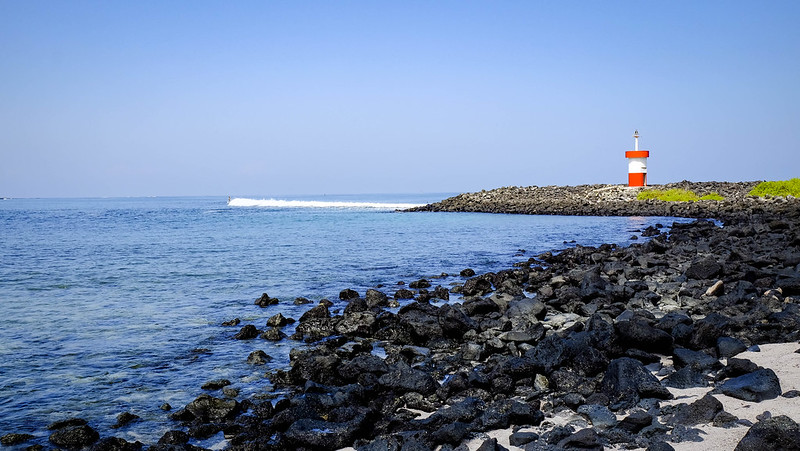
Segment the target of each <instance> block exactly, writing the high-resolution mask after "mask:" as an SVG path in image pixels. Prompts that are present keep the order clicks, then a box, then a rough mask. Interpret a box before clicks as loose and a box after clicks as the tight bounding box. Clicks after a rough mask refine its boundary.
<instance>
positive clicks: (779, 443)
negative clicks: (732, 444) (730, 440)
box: [736, 415, 800, 451]
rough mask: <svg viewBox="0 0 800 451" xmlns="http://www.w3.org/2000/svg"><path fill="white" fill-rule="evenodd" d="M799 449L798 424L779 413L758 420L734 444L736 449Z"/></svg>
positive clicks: (748, 450) (780, 450) (751, 450)
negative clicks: (736, 443)
mask: <svg viewBox="0 0 800 451" xmlns="http://www.w3.org/2000/svg"><path fill="white" fill-rule="evenodd" d="M767 449H769V450H774V451H788V450H793V451H796V450H800V426H798V424H797V423H796V422H795V421H794V420H792V419H791V418H789V417H787V416H785V415H780V416H777V417H774V418H769V419H766V420H763V421H759V422H758V423H756V424H754V425H753V426H752V427H751V428H750V430H749V431H747V434H746V435H745V436H744V438H742V440H741V441H739V444H738V445H736V451H764V450H767Z"/></svg>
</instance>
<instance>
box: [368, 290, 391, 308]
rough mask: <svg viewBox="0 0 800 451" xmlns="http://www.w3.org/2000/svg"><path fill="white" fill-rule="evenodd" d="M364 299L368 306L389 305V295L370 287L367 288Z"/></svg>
mask: <svg viewBox="0 0 800 451" xmlns="http://www.w3.org/2000/svg"><path fill="white" fill-rule="evenodd" d="M364 301H365V302H366V303H367V307H368V308H375V307H387V306H388V305H389V297H388V296H386V294H384V293H381V292H380V291H378V290H375V289H372V288H370V289H369V290H367V294H366V295H365V296H364Z"/></svg>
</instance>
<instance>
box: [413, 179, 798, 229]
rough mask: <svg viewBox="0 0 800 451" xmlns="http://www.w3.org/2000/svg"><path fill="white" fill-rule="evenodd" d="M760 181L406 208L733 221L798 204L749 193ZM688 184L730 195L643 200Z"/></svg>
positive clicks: (597, 189) (487, 197) (525, 191)
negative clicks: (653, 193)
mask: <svg viewBox="0 0 800 451" xmlns="http://www.w3.org/2000/svg"><path fill="white" fill-rule="evenodd" d="M758 183H759V182H757V181H755V182H688V181H683V182H677V183H668V184H664V185H651V186H648V187H645V188H637V187H627V186H625V185H602V184H595V185H577V186H544V187H538V186H529V187H516V186H512V187H503V188H496V189H492V190H485V191H480V192H474V193H464V194H459V195H457V196H454V197H450V198H447V199H444V200H442V201H440V202H436V203H432V204H428V205H425V206H422V207H416V208H411V209H408V210H405V211H445V212H481V213H511V214H531V215H569V216H674V217H687V218H716V219H720V220H727V219H732V218H737V217H738V218H745V217H748V216H751V215H762V214H765V213H766V212H767V211H769V212H771V213H773V214H774V213H775V212H780V211H783V210H785V209H792V210H794V209H797V208H798V206H800V202H798V201H797V200H790V199H786V198H760V197H753V196H749V195H748V193H749V192H750V190H751V189H753V187H755V186H756V185H757V184H758ZM673 188H678V189H685V190H691V191H694V192H695V193H697V194H698V195H699V196H703V195H706V194H710V193H712V192H715V193H718V194H720V195H721V196H722V197H723V198H724V200H721V201H714V200H701V201H696V202H665V201H660V200H637V199H636V196H637V195H638V194H639V193H640V192H641V191H642V190H645V189H662V190H665V189H673Z"/></svg>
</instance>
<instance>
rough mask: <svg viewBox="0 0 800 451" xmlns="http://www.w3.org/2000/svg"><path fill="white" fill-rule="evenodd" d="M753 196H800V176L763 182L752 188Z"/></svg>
mask: <svg viewBox="0 0 800 451" xmlns="http://www.w3.org/2000/svg"><path fill="white" fill-rule="evenodd" d="M749 194H750V195H751V196H759V197H764V196H782V197H785V196H794V197H800V178H793V179H790V180H779V181H775V182H761V183H759V184H758V185H756V187H755V188H753V189H752V190H750V193H749Z"/></svg>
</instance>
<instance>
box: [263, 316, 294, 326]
mask: <svg viewBox="0 0 800 451" xmlns="http://www.w3.org/2000/svg"><path fill="white" fill-rule="evenodd" d="M287 324H289V320H288V319H286V317H284V316H283V315H282V314H281V313H277V314H275V315H274V316H272V317H270V318H269V319H268V320H267V327H283V326H285V325H287Z"/></svg>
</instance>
